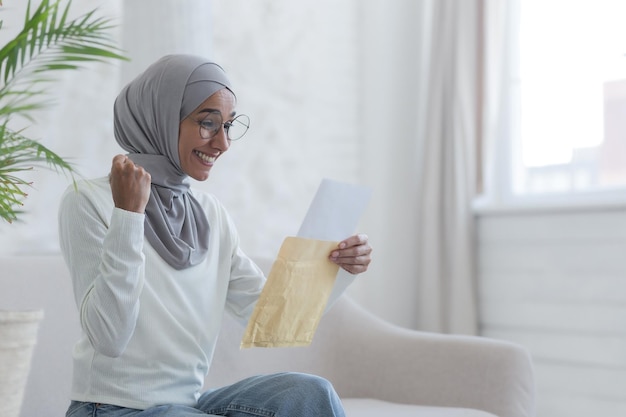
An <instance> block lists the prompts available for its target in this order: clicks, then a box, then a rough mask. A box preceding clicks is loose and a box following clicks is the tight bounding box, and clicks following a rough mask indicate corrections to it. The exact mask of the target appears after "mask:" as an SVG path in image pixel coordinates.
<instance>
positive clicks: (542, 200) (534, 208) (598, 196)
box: [472, 190, 626, 216]
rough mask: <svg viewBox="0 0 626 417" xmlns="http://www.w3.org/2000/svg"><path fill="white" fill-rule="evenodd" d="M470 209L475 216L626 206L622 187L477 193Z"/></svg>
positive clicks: (560, 211)
mask: <svg viewBox="0 0 626 417" xmlns="http://www.w3.org/2000/svg"><path fill="white" fill-rule="evenodd" d="M472 209H473V212H474V215H476V216H491V215H512V214H525V213H526V214H534V213H563V212H572V211H578V212H580V211H595V212H597V211H615V210H626V190H620V191H609V192H605V191H602V192H589V193H579V194H560V195H542V196H523V197H509V198H507V199H501V200H498V201H496V200H493V199H488V198H485V197H479V198H477V199H475V200H474V203H473V205H472Z"/></svg>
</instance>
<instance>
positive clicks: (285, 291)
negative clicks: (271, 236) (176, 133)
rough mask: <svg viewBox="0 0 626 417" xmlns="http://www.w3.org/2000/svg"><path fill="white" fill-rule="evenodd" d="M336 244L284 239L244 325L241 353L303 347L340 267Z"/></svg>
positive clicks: (322, 308)
mask: <svg viewBox="0 0 626 417" xmlns="http://www.w3.org/2000/svg"><path fill="white" fill-rule="evenodd" d="M338 244H339V242H334V241H325V240H316V239H306V238H301V237H287V238H285V240H284V241H283V244H282V246H281V248H280V251H279V253H278V256H277V258H276V260H275V261H274V264H273V265H272V269H271V270H270V273H269V276H268V278H267V282H266V283H265V286H264V287H263V290H262V291H261V295H260V296H259V300H258V302H257V304H256V306H255V308H254V311H253V312H252V316H251V317H250V320H249V321H248V326H247V328H246V331H245V333H244V336H243V339H242V341H241V348H251V347H288V346H307V345H309V344H310V343H311V341H312V340H313V335H314V334H315V331H316V329H317V325H318V324H319V321H320V319H321V317H322V314H323V312H324V309H325V308H326V303H327V302H328V298H329V296H330V293H331V291H332V289H333V285H334V284H335V278H336V277H337V272H338V271H339V265H337V264H335V263H334V262H331V261H330V260H329V259H328V256H329V255H330V253H331V251H333V250H334V249H336V248H337V245H338Z"/></svg>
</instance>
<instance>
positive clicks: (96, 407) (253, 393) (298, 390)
mask: <svg viewBox="0 0 626 417" xmlns="http://www.w3.org/2000/svg"><path fill="white" fill-rule="evenodd" d="M207 415H209V416H229V417H251V416H262V417H333V416H336V417H344V416H345V414H344V411H343V407H342V406H341V400H340V399H339V397H338V396H337V393H336V392H335V390H334V388H333V387H332V385H331V384H330V382H328V381H327V380H325V379H323V378H320V377H317V376H313V375H308V374H301V373H280V374H273V375H264V376H255V377H251V378H247V379H244V380H243V381H240V382H237V383H235V384H233V385H229V386H226V387H223V388H217V389H213V390H210V391H207V392H205V393H203V394H202V395H201V396H200V399H199V400H198V403H197V404H196V405H195V406H193V407H190V406H181V405H174V404H169V405H158V406H155V407H152V408H149V409H147V410H136V409H132V408H124V407H117V406H113V405H108V404H96V403H85V402H79V401H72V404H71V405H70V407H69V409H68V410H67V413H66V414H65V416H66V417H166V416H167V417H192V416H205V417H206V416H207Z"/></svg>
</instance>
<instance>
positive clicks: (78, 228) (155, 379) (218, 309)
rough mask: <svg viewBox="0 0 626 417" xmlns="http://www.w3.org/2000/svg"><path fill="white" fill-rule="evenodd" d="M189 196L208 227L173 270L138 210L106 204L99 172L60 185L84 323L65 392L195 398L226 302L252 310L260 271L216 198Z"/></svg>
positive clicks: (145, 403) (136, 399) (167, 400)
mask: <svg viewBox="0 0 626 417" xmlns="http://www.w3.org/2000/svg"><path fill="white" fill-rule="evenodd" d="M194 196H195V197H196V198H197V199H198V200H199V201H200V202H201V204H202V206H203V207H204V208H205V212H206V214H207V216H208V220H209V224H210V227H211V232H210V237H209V253H208V256H207V257H206V259H205V260H204V261H203V262H202V263H200V264H198V265H195V266H193V267H190V268H187V269H183V270H176V269H174V268H172V267H171V266H169V265H168V264H167V263H166V262H165V261H163V259H162V258H161V257H160V256H159V255H158V254H157V253H156V251H155V250H154V249H153V248H152V247H151V246H150V244H149V243H148V242H147V240H146V239H144V215H143V214H139V213H134V212H128V211H124V210H121V209H118V208H115V207H114V204H113V200H112V197H111V189H110V186H109V182H108V179H107V178H101V179H97V180H93V181H81V182H79V184H78V189H77V190H76V189H74V187H70V188H69V189H68V190H67V191H66V192H65V194H64V196H63V199H62V202H61V206H60V210H59V235H60V242H61V249H62V252H63V256H64V258H65V261H66V263H67V265H68V267H69V270H70V273H71V276H72V281H73V289H74V297H75V300H76V305H77V307H78V311H79V315H80V323H81V327H82V336H81V338H80V340H79V341H78V342H77V344H76V346H75V348H74V354H73V356H74V370H73V383H72V391H71V399H72V400H76V401H87V402H97V403H107V404H113V405H118V406H122V407H128V408H137V409H146V408H149V407H151V406H154V405H159V404H183V405H193V404H195V403H196V401H197V398H198V396H199V395H200V392H201V389H202V385H203V382H204V378H205V376H206V374H207V372H208V368H209V365H210V362H211V358H212V356H213V351H214V348H215V343H216V339H217V335H218V333H219V329H220V324H221V319H222V314H223V312H224V310H226V311H229V312H230V313H232V314H234V315H235V316H236V317H238V318H240V319H241V320H242V321H243V322H245V320H247V318H248V317H249V315H250V314H251V313H252V310H253V308H254V304H255V302H256V300H257V298H258V296H259V294H260V292H261V289H262V286H263V284H264V282H265V278H264V276H263V273H262V272H261V270H260V269H259V268H258V267H257V266H256V265H255V264H254V263H253V262H252V261H251V260H250V259H249V258H248V257H247V256H246V255H245V254H244V253H243V252H242V250H241V249H240V247H239V238H238V235H237V231H236V229H235V227H234V225H233V223H232V221H231V219H230V217H229V216H228V214H227V212H226V211H225V209H224V208H223V206H222V205H221V204H220V203H219V202H218V201H217V199H216V198H215V197H213V196H211V195H209V194H205V193H194Z"/></svg>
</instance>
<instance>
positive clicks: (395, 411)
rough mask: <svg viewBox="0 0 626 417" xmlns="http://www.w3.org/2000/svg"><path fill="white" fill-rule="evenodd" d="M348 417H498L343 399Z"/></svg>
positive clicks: (436, 408) (478, 412) (471, 410)
mask: <svg viewBox="0 0 626 417" xmlns="http://www.w3.org/2000/svg"><path fill="white" fill-rule="evenodd" d="M341 401H342V402H343V407H344V409H345V410H346V417H383V416H384V417H387V416H394V417H498V416H496V415H494V414H491V413H487V412H486V411H481V410H473V409H469V408H451V407H428V406H421V405H409V404H396V403H390V402H387V401H380V400H375V399H371V398H343V399H342V400H341Z"/></svg>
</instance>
